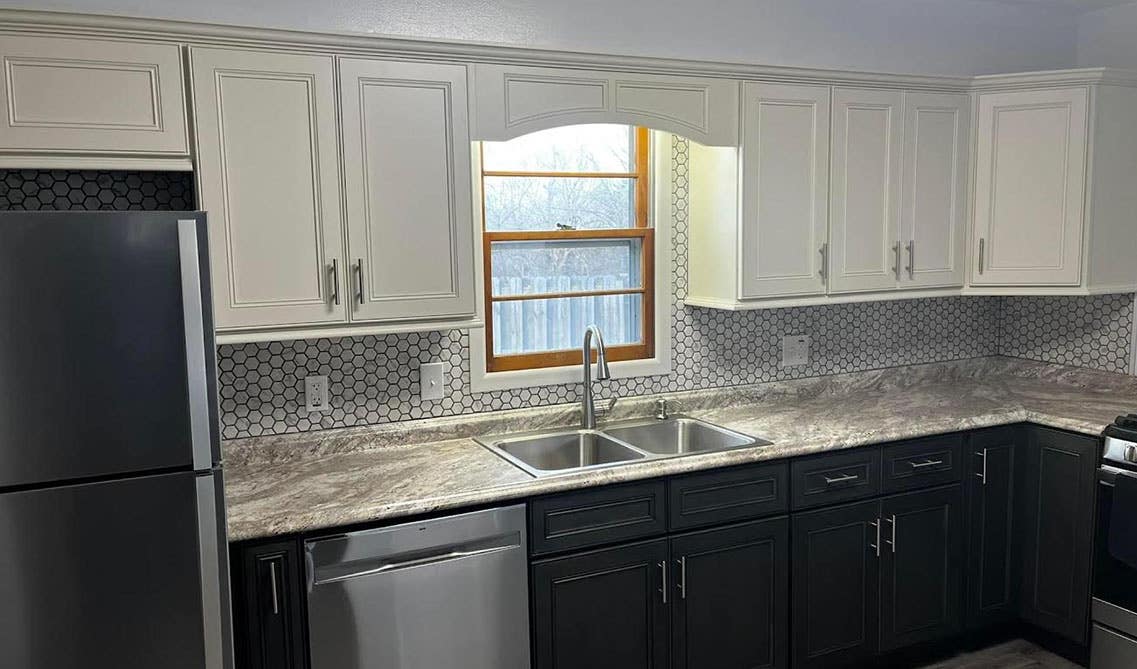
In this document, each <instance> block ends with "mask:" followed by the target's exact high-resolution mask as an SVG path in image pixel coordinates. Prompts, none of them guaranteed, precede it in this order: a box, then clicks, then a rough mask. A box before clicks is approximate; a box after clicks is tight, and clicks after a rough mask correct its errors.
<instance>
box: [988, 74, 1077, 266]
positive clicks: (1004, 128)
mask: <svg viewBox="0 0 1137 669" xmlns="http://www.w3.org/2000/svg"><path fill="white" fill-rule="evenodd" d="M1088 105H1089V91H1088V90H1087V89H1086V88H1063V89H1055V90H1044V91H1016V92H1011V93H985V94H981V95H980V96H979V101H978V108H979V112H978V125H977V126H976V132H977V133H978V136H977V144H976V147H977V148H976V163H975V214H974V221H975V222H974V226H975V229H974V232H973V234H972V237H973V239H972V242H971V243H972V249H971V250H972V253H973V256H972V259H973V260H972V263H971V267H972V269H971V283H973V284H976V285H1004V286H1045V285H1054V286H1076V285H1079V284H1080V283H1081V282H1082V228H1083V215H1084V214H1083V212H1084V208H1085V188H1086V151H1087V143H1088V126H1087V123H1088V117H1087V107H1088Z"/></svg>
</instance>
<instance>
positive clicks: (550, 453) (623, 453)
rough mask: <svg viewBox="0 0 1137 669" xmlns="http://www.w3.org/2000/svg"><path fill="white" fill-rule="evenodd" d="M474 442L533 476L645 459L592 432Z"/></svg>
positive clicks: (543, 433) (548, 433) (605, 436)
mask: <svg viewBox="0 0 1137 669" xmlns="http://www.w3.org/2000/svg"><path fill="white" fill-rule="evenodd" d="M477 441H478V442H479V443H481V444H482V445H483V446H485V447H487V448H489V449H490V450H491V451H493V452H495V453H497V454H498V455H500V456H502V457H503V458H505V459H506V460H509V461H510V462H512V463H513V464H515V465H517V466H518V467H520V468H522V469H524V470H525V471H527V472H529V473H530V474H532V475H534V476H549V475H551V474H555V473H560V472H565V471H568V470H572V471H580V470H582V469H591V468H596V467H607V466H610V465H614V464H619V463H621V462H630V461H633V460H642V459H644V458H645V457H647V454H645V453H644V452H642V451H639V450H636V449H635V448H632V447H631V446H629V445H627V444H625V443H621V442H620V441H618V440H616V439H613V438H612V437H609V436H607V435H605V434H602V433H601V432H598V431H596V430H565V431H562V432H534V433H530V434H519V435H510V436H507V437H499V438H491V439H487V440H482V439H478V440H477Z"/></svg>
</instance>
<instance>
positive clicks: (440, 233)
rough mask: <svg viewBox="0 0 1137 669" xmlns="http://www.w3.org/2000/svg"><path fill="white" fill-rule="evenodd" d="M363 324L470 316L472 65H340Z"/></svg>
mask: <svg viewBox="0 0 1137 669" xmlns="http://www.w3.org/2000/svg"><path fill="white" fill-rule="evenodd" d="M340 99H341V102H342V105H341V107H342V114H343V142H344V182H345V187H346V191H347V223H348V224H347V229H348V250H349V261H350V264H351V268H350V271H351V276H352V280H353V282H354V283H353V284H352V290H351V291H350V292H351V304H352V308H351V318H352V320H353V321H406V320H427V319H446V318H470V317H472V316H473V315H474V313H475V308H474V303H475V296H474V295H475V282H474V227H473V220H472V207H473V200H472V199H471V192H470V191H471V186H470V184H471V176H470V175H471V172H470V132H469V128H468V115H467V111H466V67H465V66H464V65H442V64H430V63H403V62H389V61H379V60H355V59H342V60H341V61H340Z"/></svg>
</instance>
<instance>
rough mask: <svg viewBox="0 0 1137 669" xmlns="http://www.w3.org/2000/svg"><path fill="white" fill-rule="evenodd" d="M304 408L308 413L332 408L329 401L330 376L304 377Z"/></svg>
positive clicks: (321, 411)
mask: <svg viewBox="0 0 1137 669" xmlns="http://www.w3.org/2000/svg"><path fill="white" fill-rule="evenodd" d="M304 408H305V410H307V411H308V413H323V412H325V411H327V410H328V409H330V408H331V405H330V404H329V403H328V377H326V376H316V375H311V376H305V377H304Z"/></svg>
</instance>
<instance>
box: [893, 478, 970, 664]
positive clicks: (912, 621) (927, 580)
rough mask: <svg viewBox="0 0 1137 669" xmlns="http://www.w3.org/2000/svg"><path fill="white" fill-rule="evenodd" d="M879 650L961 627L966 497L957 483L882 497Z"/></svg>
mask: <svg viewBox="0 0 1137 669" xmlns="http://www.w3.org/2000/svg"><path fill="white" fill-rule="evenodd" d="M880 517H881V553H882V555H881V572H880V597H881V605H880V650H881V651H882V652H887V651H890V650H895V649H897V648H903V647H905V646H911V645H913V644H916V643H920V642H925V641H933V640H936V639H942V638H945V637H948V636H951V635H953V634H955V633H957V632H958V631H959V629H960V612H961V610H962V600H963V495H962V492H961V491H960V487H959V485H952V486H949V487H947V488H936V489H933V490H926V491H921V492H911V493H906V494H903V495H897V496H895V497H887V498H885V499H884V500H882V501H881V512H880Z"/></svg>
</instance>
